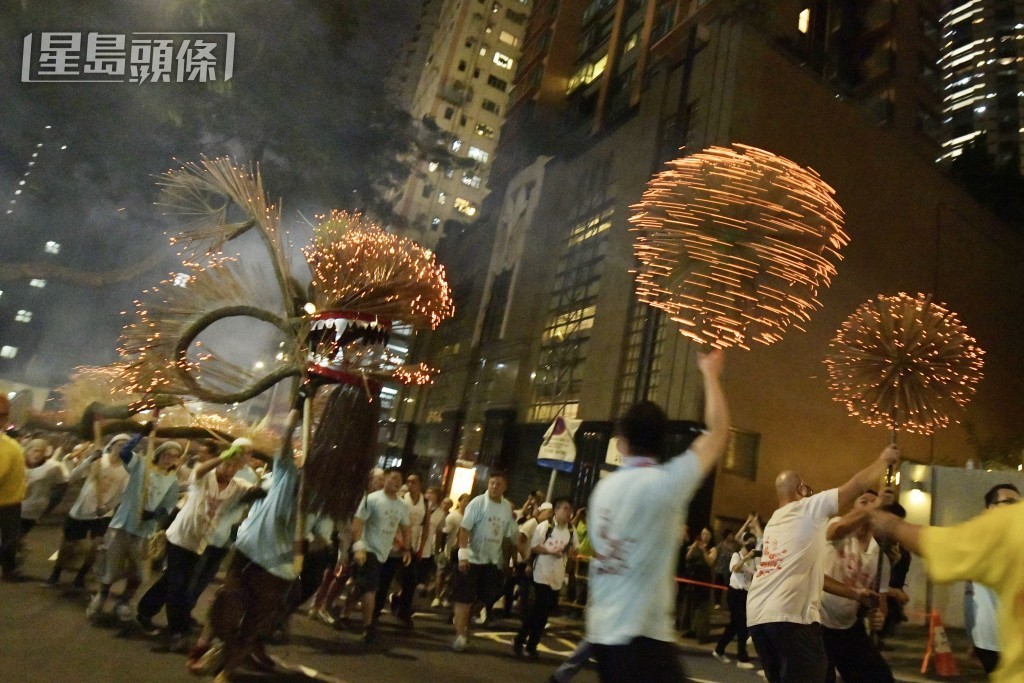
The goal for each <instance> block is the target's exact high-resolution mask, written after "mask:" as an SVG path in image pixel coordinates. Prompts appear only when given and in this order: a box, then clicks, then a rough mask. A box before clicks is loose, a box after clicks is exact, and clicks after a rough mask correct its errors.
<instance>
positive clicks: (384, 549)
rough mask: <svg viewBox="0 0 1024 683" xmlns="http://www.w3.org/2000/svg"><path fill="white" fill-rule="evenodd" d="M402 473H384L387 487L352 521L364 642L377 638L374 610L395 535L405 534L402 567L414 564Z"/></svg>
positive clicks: (370, 498) (373, 495)
mask: <svg viewBox="0 0 1024 683" xmlns="http://www.w3.org/2000/svg"><path fill="white" fill-rule="evenodd" d="M401 488H402V471H401V470H400V469H398V468H397V467H393V468H391V469H389V470H388V471H387V472H385V473H384V488H383V489H381V490H380V491H374V492H373V493H371V494H369V495H368V496H366V497H365V498H363V502H362V503H361V504H360V505H359V509H358V510H356V516H355V519H353V520H352V552H353V554H354V555H355V561H356V571H355V584H356V588H357V589H358V591H359V593H361V594H362V596H363V601H362V602H363V642H365V643H366V644H367V645H369V644H370V643H372V642H373V641H374V640H375V639H376V637H377V628H376V626H375V624H374V619H373V611H374V606H375V598H376V594H377V590H378V589H379V588H380V577H381V567H382V566H383V565H384V563H385V562H386V561H387V559H388V553H390V552H391V545H392V544H393V543H394V541H395V533H396V532H398V531H400V532H401V534H402V564H403V565H404V566H409V563H410V562H412V551H411V550H410V548H411V545H410V536H411V534H410V532H409V504H408V503H406V502H405V501H404V500H402V499H401V498H399V497H398V491H399V489H401Z"/></svg>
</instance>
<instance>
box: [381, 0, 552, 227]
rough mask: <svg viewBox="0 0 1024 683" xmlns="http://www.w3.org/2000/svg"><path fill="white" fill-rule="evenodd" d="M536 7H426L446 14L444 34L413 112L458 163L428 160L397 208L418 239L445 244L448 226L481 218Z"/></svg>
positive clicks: (527, 1)
mask: <svg viewBox="0 0 1024 683" xmlns="http://www.w3.org/2000/svg"><path fill="white" fill-rule="evenodd" d="M531 7H532V0H443V1H441V2H428V3H426V4H425V11H427V10H429V11H431V12H433V11H437V12H438V14H437V15H436V16H437V19H436V28H435V29H434V31H433V35H431V36H429V47H428V48H427V50H426V55H425V59H424V61H423V63H422V66H421V68H420V70H419V74H418V78H417V79H416V83H415V88H414V89H411V92H412V93H413V94H412V97H411V100H410V101H409V104H408V111H409V113H410V114H412V116H413V118H414V119H417V120H422V119H427V120H428V121H429V122H432V123H433V124H435V125H436V126H437V127H438V129H439V130H440V132H441V134H442V137H443V139H444V141H445V144H446V145H448V147H449V151H450V153H451V154H452V156H453V157H454V158H455V159H456V163H455V164H446V162H445V160H437V161H431V160H425V161H423V162H422V164H421V165H420V166H419V167H418V168H416V169H415V170H414V171H413V173H412V174H411V175H410V177H409V179H408V181H407V182H406V184H405V186H404V188H403V189H402V191H401V193H400V196H399V197H398V198H397V201H396V206H395V210H396V213H398V214H399V215H400V216H402V217H403V218H405V219H406V220H407V221H408V224H409V226H410V232H411V234H412V236H414V237H416V238H418V239H419V240H420V241H421V242H422V243H424V244H425V245H427V246H432V245H433V244H434V243H436V242H437V240H438V239H439V238H440V236H441V230H442V228H443V226H444V225H445V222H446V221H449V220H455V221H459V222H464V223H468V222H471V221H473V220H474V219H475V218H476V217H477V216H478V213H479V211H480V205H481V203H482V202H483V200H484V197H485V196H486V195H487V192H488V190H487V182H488V176H489V174H490V169H491V165H492V164H493V162H494V155H495V151H496V149H497V144H498V138H499V135H500V133H501V127H502V123H503V122H504V118H505V111H506V107H507V106H508V100H509V92H510V90H511V87H512V79H513V77H514V76H515V73H516V69H517V68H519V59H520V54H521V47H522V43H523V36H524V32H525V30H526V21H527V18H528V17H529V14H530V10H531ZM427 25H428V22H427V20H426V19H424V20H423V26H427ZM430 25H434V23H430ZM425 39H427V37H426V36H423V37H421V40H425ZM408 85H409V86H410V87H411V86H412V85H413V84H412V81H411V79H410V80H409V82H408Z"/></svg>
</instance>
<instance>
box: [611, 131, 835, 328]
mask: <svg viewBox="0 0 1024 683" xmlns="http://www.w3.org/2000/svg"><path fill="white" fill-rule="evenodd" d="M834 194H835V193H834V191H833V189H832V188H831V187H829V186H828V185H827V184H826V183H825V182H824V181H823V180H822V179H821V178H820V177H819V176H818V174H816V173H815V172H814V171H812V170H810V169H806V168H803V167H801V166H798V165H797V164H795V163H793V162H792V161H789V160H788V159H784V158H782V157H780V156H776V155H774V154H772V153H770V152H766V151H764V150H761V149H757V148H755V147H748V146H746V145H738V144H737V145H733V146H732V147H728V148H726V147H710V148H708V149H706V150H704V151H702V152H699V153H697V154H693V155H690V156H687V157H683V158H681V159H676V160H675V161H672V162H669V169H668V170H666V171H662V172H661V173H658V174H657V175H655V176H654V177H653V178H652V179H651V181H650V182H649V183H648V185H647V190H646V191H645V192H644V194H643V198H642V199H641V200H640V202H639V203H638V204H636V205H634V206H633V209H634V210H635V214H634V215H633V216H632V217H631V218H630V222H632V223H633V227H632V228H631V231H632V232H634V233H636V239H635V242H634V253H635V254H636V257H637V259H638V260H639V261H640V267H639V268H638V270H637V271H636V282H637V296H638V297H639V299H640V301H642V302H644V303H647V304H650V305H651V306H654V307H655V308H659V309H661V310H663V311H665V312H666V313H667V314H668V315H669V317H670V318H671V319H672V320H674V321H675V322H677V323H678V324H679V331H680V332H681V333H682V334H683V335H685V336H686V337H688V338H690V339H692V340H694V341H696V342H698V343H701V344H707V345H709V346H712V347H715V348H727V347H732V346H739V347H741V348H749V343H750V342H751V341H754V342H759V343H761V344H771V343H773V342H776V341H778V340H779V339H781V338H782V335H783V334H784V333H785V331H786V330H787V329H788V328H789V327H790V326H793V327H796V328H797V329H803V328H802V327H801V324H802V323H806V322H807V321H808V320H809V319H810V316H811V313H812V312H813V311H814V310H815V309H816V308H818V307H819V306H820V303H819V302H818V299H817V296H818V291H819V290H820V289H821V288H823V287H827V286H828V285H829V283H830V281H831V278H832V276H833V275H835V273H836V268H835V264H836V263H837V262H838V261H839V260H840V258H841V256H840V254H839V251H840V249H842V247H843V246H844V245H846V244H847V242H848V241H849V238H848V237H847V235H846V233H845V232H844V231H843V210H842V207H840V206H839V204H838V203H837V202H836V201H835V199H834V197H833V195H834Z"/></svg>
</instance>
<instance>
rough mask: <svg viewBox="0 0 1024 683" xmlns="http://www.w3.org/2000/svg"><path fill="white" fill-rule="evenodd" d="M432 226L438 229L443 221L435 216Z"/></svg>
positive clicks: (431, 222)
mask: <svg viewBox="0 0 1024 683" xmlns="http://www.w3.org/2000/svg"><path fill="white" fill-rule="evenodd" d="M430 224H431V225H432V226H434V227H435V228H436V227H437V226H439V225H441V219H440V218H438V217H437V216H434V218H433V219H431V221H430Z"/></svg>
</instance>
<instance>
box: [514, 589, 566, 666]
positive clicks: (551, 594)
mask: <svg viewBox="0 0 1024 683" xmlns="http://www.w3.org/2000/svg"><path fill="white" fill-rule="evenodd" d="M556 607H558V591H556V590H555V589H554V588H552V587H551V586H548V585H547V584H543V583H537V582H533V601H532V602H531V603H530V606H529V608H528V609H527V610H526V612H524V616H523V625H522V626H521V627H520V628H519V633H518V634H516V642H517V643H520V644H525V645H526V649H527V650H528V651H530V652H536V650H537V645H538V644H539V643H540V638H541V636H543V635H544V628H545V627H546V626H547V625H548V617H550V616H551V613H552V612H554V611H555V608H556Z"/></svg>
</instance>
